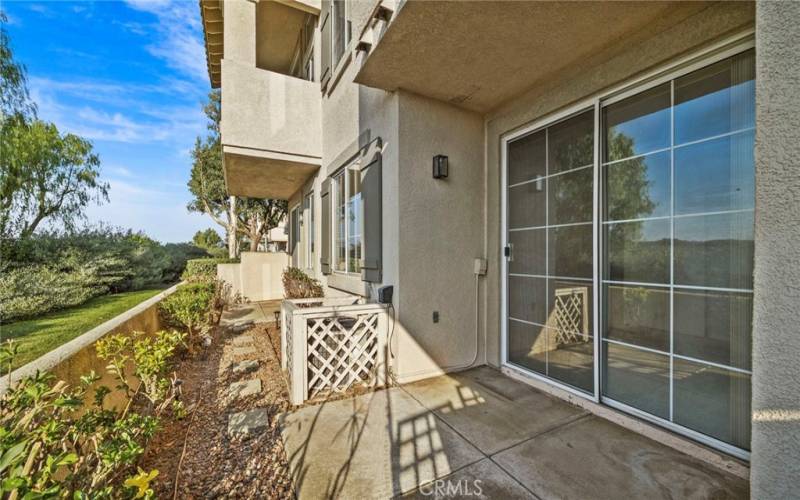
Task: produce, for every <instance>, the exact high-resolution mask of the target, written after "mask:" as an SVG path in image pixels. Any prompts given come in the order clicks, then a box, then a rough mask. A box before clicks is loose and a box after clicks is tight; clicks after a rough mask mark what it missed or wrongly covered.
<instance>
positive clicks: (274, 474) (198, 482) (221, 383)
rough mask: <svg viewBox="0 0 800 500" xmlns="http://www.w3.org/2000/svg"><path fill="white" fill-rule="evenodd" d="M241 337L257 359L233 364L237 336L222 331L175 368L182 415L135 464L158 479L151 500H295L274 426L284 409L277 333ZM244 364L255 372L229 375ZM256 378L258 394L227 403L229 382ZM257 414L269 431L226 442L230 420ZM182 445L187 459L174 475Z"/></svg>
mask: <svg viewBox="0 0 800 500" xmlns="http://www.w3.org/2000/svg"><path fill="white" fill-rule="evenodd" d="M239 335H250V336H252V337H253V344H252V345H253V347H255V349H256V352H255V353H251V354H248V355H245V356H239V357H234V356H233V349H232V342H233V339H234V337H236V336H237V335H235V334H233V333H230V332H229V331H225V330H221V331H219V332H217V334H216V336H215V338H214V342H213V344H212V346H211V347H210V348H209V350H208V352H207V353H206V354H205V355H204V356H202V357H197V358H195V359H187V360H185V361H183V362H182V363H181V364H180V366H179V367H178V377H179V378H181V379H182V380H183V385H182V391H183V396H182V399H183V402H184V404H185V405H186V408H187V415H186V417H185V418H184V419H183V420H179V421H172V422H167V423H165V424H164V427H163V428H162V429H161V431H160V432H159V433H158V434H157V435H156V437H155V438H154V439H153V441H152V442H151V443H150V445H149V446H148V448H147V451H146V452H145V454H144V456H143V457H142V460H141V463H140V466H141V467H142V469H144V470H151V469H158V471H159V475H158V477H157V479H156V480H155V481H154V482H153V483H151V486H152V487H153V489H154V490H155V493H156V498H172V497H173V495H174V494H175V493H177V495H176V498H218V497H225V498H289V497H293V496H294V493H293V490H292V481H291V475H290V472H289V466H288V463H287V460H286V454H285V451H284V448H283V441H282V440H281V436H280V427H279V424H278V420H279V419H278V416H279V415H280V414H281V413H282V412H284V411H286V410H287V409H288V408H289V402H288V392H287V388H286V383H285V380H284V378H283V374H282V373H281V370H280V358H279V355H278V353H279V352H280V331H279V330H278V329H277V328H276V326H275V323H267V324H258V325H255V326H253V327H251V328H250V329H249V330H247V331H246V332H244V333H241V334H239ZM247 359H257V360H258V361H259V367H258V370H256V371H253V372H250V373H247V374H239V375H236V374H234V373H233V371H232V370H231V365H232V364H233V363H234V362H238V361H244V360H247ZM254 378H259V379H261V384H262V391H261V393H260V394H258V395H255V396H251V397H248V398H243V399H239V400H236V401H227V400H226V399H227V398H226V397H225V390H226V389H227V387H228V386H229V385H230V383H231V382H237V381H243V380H249V379H254ZM255 408H266V409H267V410H268V413H269V424H270V425H269V428H268V429H267V430H265V431H263V432H260V433H258V434H256V435H254V436H252V437H244V438H231V437H229V436H228V432H227V429H228V417H229V416H230V415H231V414H232V413H236V412H239V411H243V410H252V409H255ZM187 433H188V436H187ZM184 441H185V443H186V451H185V456H184V457H183V461H182V463H181V464H180V471H178V464H179V462H180V461H181V455H182V452H183V448H184ZM176 474H177V484H178V486H177V491H175V481H176Z"/></svg>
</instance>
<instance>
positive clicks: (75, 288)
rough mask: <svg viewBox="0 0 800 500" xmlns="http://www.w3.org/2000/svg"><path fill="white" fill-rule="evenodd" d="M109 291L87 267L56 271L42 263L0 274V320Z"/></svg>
mask: <svg viewBox="0 0 800 500" xmlns="http://www.w3.org/2000/svg"><path fill="white" fill-rule="evenodd" d="M108 291H109V287H108V285H107V284H105V283H103V281H102V280H101V279H98V277H97V275H96V274H95V273H93V272H91V271H90V270H86V269H80V270H71V271H57V270H54V269H52V268H50V267H48V266H45V265H33V266H27V267H23V268H17V269H11V270H8V271H5V272H2V274H0V321H2V322H6V321H10V320H16V319H21V318H26V317H30V316H35V315H37V314H42V313H45V312H48V311H51V310H55V309H62V308H65V307H71V306H77V305H80V304H83V303H84V302H86V301H87V300H89V299H91V298H93V297H96V296H98V295H103V294H104V293H107V292H108Z"/></svg>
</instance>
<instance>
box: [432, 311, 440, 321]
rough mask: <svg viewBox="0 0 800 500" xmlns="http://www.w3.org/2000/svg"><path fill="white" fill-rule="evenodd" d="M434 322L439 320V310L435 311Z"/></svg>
mask: <svg viewBox="0 0 800 500" xmlns="http://www.w3.org/2000/svg"><path fill="white" fill-rule="evenodd" d="M433 322H434V323H438V322H439V311H433Z"/></svg>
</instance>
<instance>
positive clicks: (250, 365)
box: [233, 359, 258, 373]
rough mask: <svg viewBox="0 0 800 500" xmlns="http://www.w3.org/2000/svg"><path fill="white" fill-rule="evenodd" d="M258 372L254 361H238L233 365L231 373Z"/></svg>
mask: <svg viewBox="0 0 800 500" xmlns="http://www.w3.org/2000/svg"><path fill="white" fill-rule="evenodd" d="M256 370H258V361H256V360H255V359H248V360H247V361H240V362H238V363H234V364H233V373H249V372H254V371H256Z"/></svg>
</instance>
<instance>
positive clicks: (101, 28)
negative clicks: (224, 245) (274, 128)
mask: <svg viewBox="0 0 800 500" xmlns="http://www.w3.org/2000/svg"><path fill="white" fill-rule="evenodd" d="M2 8H3V11H4V12H5V13H6V15H7V16H8V19H9V22H8V25H7V30H8V32H9V35H10V37H11V43H12V47H13V50H14V54H15V58H16V59H17V60H18V61H20V62H22V63H23V64H25V66H26V67H27V69H28V80H29V88H30V91H31V97H32V98H33V100H34V101H35V102H36V104H37V105H38V107H39V116H40V117H41V118H43V119H45V120H48V121H52V122H54V123H55V124H56V125H57V126H58V127H59V129H61V130H62V131H67V132H72V133H75V134H79V135H81V136H83V137H84V138H86V139H89V140H91V141H92V143H93V144H94V146H95V151H96V152H97V153H98V154H99V155H100V159H101V161H102V170H101V171H102V177H103V178H104V179H105V180H106V181H107V182H109V183H110V184H111V191H110V198H111V201H110V202H109V203H106V204H104V205H102V206H92V207H90V208H89V209H88V211H87V215H88V217H89V220H90V221H91V222H101V221H102V222H106V223H109V224H111V225H114V226H120V227H123V228H130V229H134V230H142V231H144V232H145V233H147V234H148V235H149V236H151V237H153V238H155V239H157V240H160V241H162V242H178V241H188V240H190V239H191V237H192V235H193V234H194V233H195V231H197V230H198V229H205V228H207V227H214V228H215V229H218V230H219V229H220V228H219V227H218V226H216V225H215V224H214V223H213V221H211V219H209V218H207V217H206V216H203V215H200V214H190V213H188V212H187V210H186V203H187V202H188V201H189V199H190V194H189V191H188V189H187V188H186V182H187V180H188V178H189V171H190V168H191V155H190V152H191V149H192V146H193V145H194V139H195V137H196V136H197V135H201V134H205V133H206V129H205V116H204V115H203V113H202V104H203V102H204V101H205V98H206V94H207V93H208V91H209V83H208V76H207V73H206V66H205V54H204V49H203V33H202V27H201V24H200V12H199V8H198V2H197V1H196V0H187V1H179V2H167V1H159V0H157V1H145V0H127V1H124V2H123V1H113V2H112V1H101V2H88V1H84V2H55V1H50V2H39V3H37V2H21V1H7V0H6V1H4V2H3V7H2Z"/></svg>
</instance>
